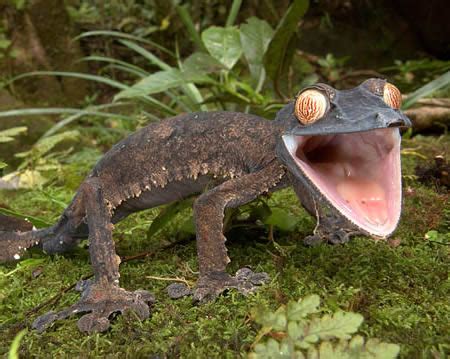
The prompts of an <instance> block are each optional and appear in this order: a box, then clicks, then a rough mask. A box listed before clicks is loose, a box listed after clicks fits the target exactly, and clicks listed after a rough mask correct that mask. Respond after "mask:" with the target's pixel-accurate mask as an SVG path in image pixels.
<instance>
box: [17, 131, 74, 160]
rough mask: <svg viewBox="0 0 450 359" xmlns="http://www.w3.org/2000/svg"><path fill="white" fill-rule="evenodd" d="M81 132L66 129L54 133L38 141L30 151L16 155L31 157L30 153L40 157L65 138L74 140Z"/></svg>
mask: <svg viewBox="0 0 450 359" xmlns="http://www.w3.org/2000/svg"><path fill="white" fill-rule="evenodd" d="M79 135H80V133H79V132H78V131H76V130H75V131H65V132H62V133H59V134H57V135H52V136H48V137H44V138H41V139H40V140H39V141H38V142H36V143H35V144H34V146H33V147H32V148H31V150H30V151H27V152H21V153H17V154H16V155H15V156H16V157H19V158H25V157H29V156H30V155H32V156H34V157H35V158H40V157H42V156H43V155H45V154H46V153H47V152H49V151H50V150H51V149H52V148H53V147H55V146H56V145H57V144H58V143H60V142H62V141H65V140H74V139H76V138H77V137H78V136H79Z"/></svg>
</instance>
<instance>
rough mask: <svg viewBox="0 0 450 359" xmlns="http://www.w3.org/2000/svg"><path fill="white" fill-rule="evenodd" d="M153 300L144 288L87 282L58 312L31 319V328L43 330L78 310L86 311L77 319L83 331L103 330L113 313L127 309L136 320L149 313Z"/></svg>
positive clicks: (144, 317) (108, 324) (76, 312)
mask: <svg viewBox="0 0 450 359" xmlns="http://www.w3.org/2000/svg"><path fill="white" fill-rule="evenodd" d="M154 302H155V299H154V297H153V295H151V294H150V293H148V292H147V291H144V290H137V291H135V292H127V291H125V290H124V289H122V288H120V287H117V286H107V287H106V288H104V287H101V286H98V285H95V284H94V285H90V286H89V287H88V288H86V289H85V290H84V292H83V295H82V298H81V300H80V301H79V302H78V303H76V304H74V305H72V306H71V307H69V308H67V309H64V310H62V311H60V312H58V313H55V312H49V313H47V314H44V315H42V316H40V317H38V318H37V319H36V320H35V321H34V322H33V325H32V326H33V329H36V330H37V331H38V332H43V331H44V330H46V329H47V328H48V327H49V326H50V325H51V324H52V323H53V322H55V321H56V320H60V319H64V318H67V317H69V316H72V315H74V314H78V313H88V314H85V315H84V316H82V317H81V318H80V319H79V320H78V328H79V329H80V330H81V331H83V332H86V333H93V332H103V331H105V330H107V329H108V328H109V326H110V320H109V318H110V317H111V315H112V314H114V313H124V312H126V311H128V310H131V311H133V312H135V313H136V315H137V317H138V318H139V319H140V320H144V319H146V318H148V317H149V315H150V308H149V306H151V305H152V304H153V303H154Z"/></svg>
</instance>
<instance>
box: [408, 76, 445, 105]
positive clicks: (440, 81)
mask: <svg viewBox="0 0 450 359" xmlns="http://www.w3.org/2000/svg"><path fill="white" fill-rule="evenodd" d="M449 85H450V71H447V72H445V73H444V74H442V75H441V76H439V77H437V78H435V79H434V80H433V81H430V82H428V83H427V84H426V85H425V86H422V87H420V88H419V89H417V90H416V91H414V92H413V93H411V94H409V95H408V97H407V98H406V100H405V102H404V103H403V106H402V110H406V109H407V108H409V107H411V106H412V105H413V104H414V103H416V102H417V101H418V100H419V99H421V98H422V97H425V96H428V95H430V94H432V93H433V92H435V91H437V90H439V89H441V88H444V87H446V86H449Z"/></svg>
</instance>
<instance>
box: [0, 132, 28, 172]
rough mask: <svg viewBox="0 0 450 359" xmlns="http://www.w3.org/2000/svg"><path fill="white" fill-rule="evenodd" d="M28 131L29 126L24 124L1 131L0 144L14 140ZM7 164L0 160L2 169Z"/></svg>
mask: <svg viewBox="0 0 450 359" xmlns="http://www.w3.org/2000/svg"><path fill="white" fill-rule="evenodd" d="M26 131H27V128H26V127H24V126H21V127H13V128H9V129H7V130H3V131H0V144H1V143H7V142H11V141H14V137H15V136H17V135H19V134H21V133H24V132H26ZM6 166H7V164H6V163H4V162H2V161H1V160H0V169H2V168H5V167H6Z"/></svg>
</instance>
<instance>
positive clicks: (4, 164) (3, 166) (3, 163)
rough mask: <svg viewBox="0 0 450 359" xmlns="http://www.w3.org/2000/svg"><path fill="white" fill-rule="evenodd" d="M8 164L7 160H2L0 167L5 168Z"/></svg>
mask: <svg viewBox="0 0 450 359" xmlns="http://www.w3.org/2000/svg"><path fill="white" fill-rule="evenodd" d="M6 166H8V165H7V164H6V163H5V162H2V161H0V169H2V168H5V167H6Z"/></svg>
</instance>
